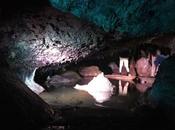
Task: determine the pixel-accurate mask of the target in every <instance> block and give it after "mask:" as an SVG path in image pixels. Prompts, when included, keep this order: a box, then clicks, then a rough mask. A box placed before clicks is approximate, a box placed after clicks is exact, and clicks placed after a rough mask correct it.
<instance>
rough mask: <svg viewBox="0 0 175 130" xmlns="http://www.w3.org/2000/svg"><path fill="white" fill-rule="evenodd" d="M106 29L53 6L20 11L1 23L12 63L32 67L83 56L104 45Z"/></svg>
mask: <svg viewBox="0 0 175 130" xmlns="http://www.w3.org/2000/svg"><path fill="white" fill-rule="evenodd" d="M103 33H104V32H103V31H101V30H100V29H98V28H97V27H94V26H93V25H91V24H88V23H86V22H83V21H81V20H79V19H78V18H76V17H74V16H72V15H69V14H65V13H61V12H59V11H57V10H55V9H53V8H50V7H44V8H43V7H42V8H40V9H39V10H38V9H25V10H22V11H18V12H16V13H15V15H12V16H11V17H9V18H8V19H7V20H6V19H4V20H3V21H1V23H0V48H3V49H4V48H8V54H7V58H8V62H9V63H10V65H11V67H13V68H15V69H16V70H19V71H22V70H21V68H24V69H26V68H27V69H28V68H29V69H31V68H32V70H33V69H34V68H36V67H40V66H45V65H47V64H57V63H58V64H62V63H65V62H72V61H77V60H78V59H79V58H84V57H86V56H87V55H89V54H90V53H91V52H92V51H94V50H99V49H100V48H101V45H103V40H104V39H103Z"/></svg>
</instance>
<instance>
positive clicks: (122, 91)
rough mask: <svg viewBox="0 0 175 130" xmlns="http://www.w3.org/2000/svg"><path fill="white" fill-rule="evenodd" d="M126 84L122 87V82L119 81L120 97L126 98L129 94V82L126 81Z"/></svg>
mask: <svg viewBox="0 0 175 130" xmlns="http://www.w3.org/2000/svg"><path fill="white" fill-rule="evenodd" d="M123 82H125V83H124V85H122V81H121V80H119V85H118V87H119V95H122V96H126V95H127V93H128V86H129V82H126V81H123Z"/></svg>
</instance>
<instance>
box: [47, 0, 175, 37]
mask: <svg viewBox="0 0 175 130" xmlns="http://www.w3.org/2000/svg"><path fill="white" fill-rule="evenodd" d="M50 3H51V4H52V5H53V6H54V7H56V8H57V9H59V10H62V11H65V12H70V13H72V14H74V15H75V16H78V17H80V18H82V19H86V20H88V21H91V22H93V23H95V24H96V25H98V26H100V27H102V28H103V29H104V30H105V31H107V32H111V31H112V32H113V33H117V34H123V35H127V36H129V37H133V36H137V37H138V36H144V35H151V34H157V33H167V32H174V31H175V22H174V21H175V11H174V7H175V1H174V0H103V1H101V0H50Z"/></svg>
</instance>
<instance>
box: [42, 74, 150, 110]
mask: <svg viewBox="0 0 175 130" xmlns="http://www.w3.org/2000/svg"><path fill="white" fill-rule="evenodd" d="M98 76H99V77H95V78H93V79H91V80H89V82H88V84H85V83H84V84H85V85H76V86H75V88H73V87H68V86H62V87H58V88H55V89H54V90H53V91H50V92H43V93H41V94H40V96H41V98H43V99H44V100H45V101H46V102H47V103H49V104H51V105H57V106H60V107H64V106H79V107H99V105H98V106H96V105H97V104H98V103H100V104H101V106H107V107H112V108H118V109H119V108H121V109H125V108H129V107H130V106H133V104H135V103H136V102H137V100H138V99H139V98H140V95H142V93H143V91H144V92H145V91H146V90H147V88H148V86H147V85H146V84H136V85H134V84H130V83H129V82H126V81H121V80H120V81H117V80H110V81H109V80H108V79H105V78H104V76H103V74H101V75H98ZM86 83H87V82H86ZM81 90H83V91H81Z"/></svg>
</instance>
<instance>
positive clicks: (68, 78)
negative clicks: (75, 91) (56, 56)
mask: <svg viewBox="0 0 175 130" xmlns="http://www.w3.org/2000/svg"><path fill="white" fill-rule="evenodd" d="M80 79H81V77H80V76H79V75H78V74H77V73H76V72H73V71H67V72H65V73H63V74H61V75H54V76H52V77H51V78H50V79H48V80H47V81H46V85H47V87H48V88H50V87H61V86H74V85H75V84H76V83H78V81H80Z"/></svg>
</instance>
